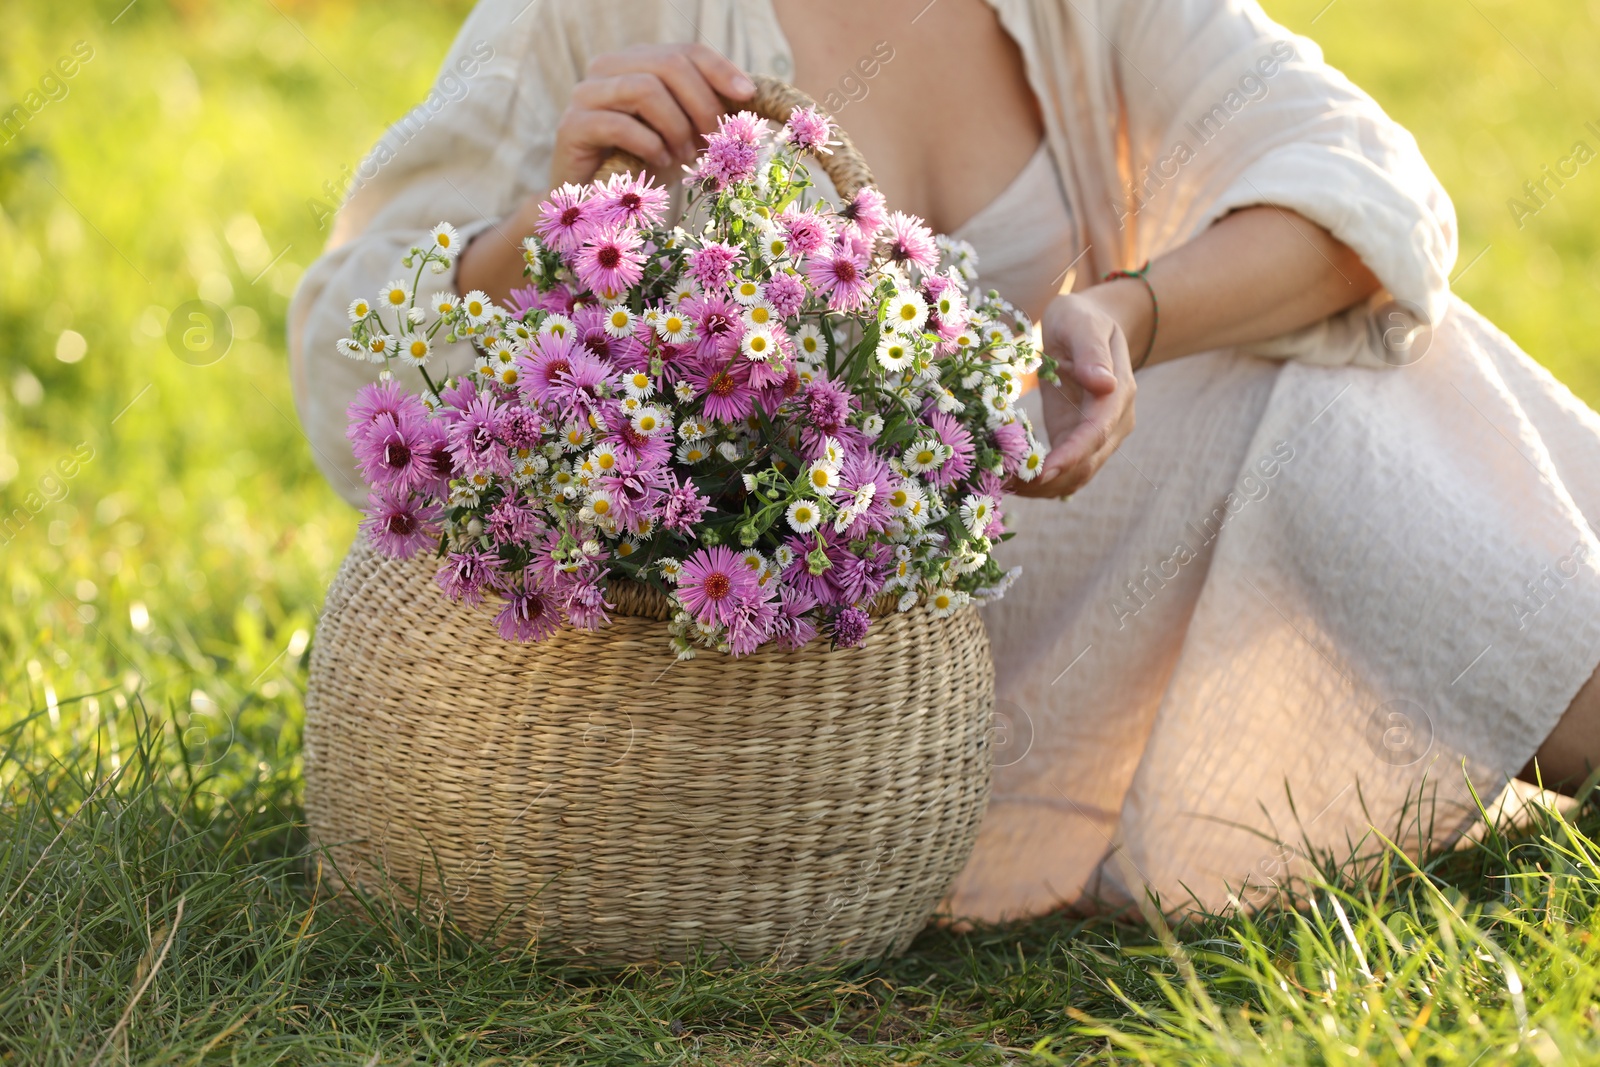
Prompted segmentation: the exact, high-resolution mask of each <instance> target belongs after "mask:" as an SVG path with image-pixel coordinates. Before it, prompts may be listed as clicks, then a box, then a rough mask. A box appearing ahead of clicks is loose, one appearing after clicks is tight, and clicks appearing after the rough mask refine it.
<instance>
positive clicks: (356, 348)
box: [334, 337, 367, 360]
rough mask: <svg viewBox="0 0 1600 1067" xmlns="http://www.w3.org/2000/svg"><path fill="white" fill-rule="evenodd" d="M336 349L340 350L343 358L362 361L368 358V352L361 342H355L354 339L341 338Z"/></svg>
mask: <svg viewBox="0 0 1600 1067" xmlns="http://www.w3.org/2000/svg"><path fill="white" fill-rule="evenodd" d="M334 347H335V348H337V349H338V350H339V354H340V355H342V356H348V357H349V358H351V359H362V360H364V359H366V358H367V350H366V349H365V348H364V347H362V345H361V342H360V341H357V340H354V339H353V338H349V337H341V338H339V341H338V344H336V345H335V346H334Z"/></svg>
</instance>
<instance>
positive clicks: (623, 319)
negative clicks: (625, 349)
mask: <svg viewBox="0 0 1600 1067" xmlns="http://www.w3.org/2000/svg"><path fill="white" fill-rule="evenodd" d="M632 332H633V312H631V311H629V310H628V308H627V306H626V305H623V304H613V305H611V306H610V307H609V308H607V309H606V333H608V334H610V335H611V336H612V337H615V338H618V339H619V340H620V339H621V338H624V337H627V336H628V335H629V334H631V333H632Z"/></svg>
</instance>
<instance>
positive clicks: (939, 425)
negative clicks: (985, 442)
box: [926, 411, 973, 489]
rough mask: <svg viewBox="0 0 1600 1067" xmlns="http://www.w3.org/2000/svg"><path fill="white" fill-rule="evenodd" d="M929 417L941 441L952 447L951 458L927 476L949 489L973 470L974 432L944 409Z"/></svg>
mask: <svg viewBox="0 0 1600 1067" xmlns="http://www.w3.org/2000/svg"><path fill="white" fill-rule="evenodd" d="M927 419H928V425H929V426H931V427H933V432H934V433H936V434H938V435H939V440H940V442H941V443H943V444H944V446H945V447H946V448H948V449H950V458H949V459H946V460H945V461H944V462H943V463H941V464H940V465H939V466H938V467H936V468H935V469H933V470H931V471H929V472H928V474H927V476H926V477H927V479H928V480H929V481H930V482H932V483H933V484H934V485H936V486H938V487H939V488H940V489H948V488H949V487H950V486H952V485H955V484H956V483H957V482H959V481H961V479H963V478H965V477H966V476H967V475H968V474H969V473H971V471H972V455H973V447H972V434H971V433H970V432H969V431H968V430H967V428H966V427H965V426H963V425H961V423H960V421H959V420H957V419H956V417H955V416H954V415H947V414H946V413H944V412H943V411H935V412H934V413H933V414H931V415H929V416H927Z"/></svg>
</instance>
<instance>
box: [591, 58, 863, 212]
mask: <svg viewBox="0 0 1600 1067" xmlns="http://www.w3.org/2000/svg"><path fill="white" fill-rule="evenodd" d="M750 80H751V81H753V82H755V83H756V93H755V95H754V96H753V97H751V98H750V99H749V100H746V101H742V102H741V101H737V100H729V99H727V98H726V97H724V98H722V103H723V106H724V107H726V108H727V109H728V110H729V111H735V110H739V109H744V110H747V111H754V112H755V113H756V114H757V115H760V116H761V117H762V118H764V119H770V120H772V121H773V122H787V121H788V119H789V112H791V111H793V110H794V109H795V108H797V107H816V106H817V102H816V101H815V100H813V99H811V97H810V96H808V95H806V94H805V93H804V92H802V91H801V90H799V89H796V88H795V87H794V86H792V85H790V84H789V83H788V82H786V81H782V80H780V79H778V78H774V77H772V76H771V75H769V74H752V75H750ZM834 137H835V138H836V139H837V140H838V141H839V142H840V143H839V144H837V145H835V146H834V148H833V153H832V154H831V155H824V156H819V157H818V160H817V161H818V163H820V164H821V166H822V172H823V173H824V174H826V175H827V176H828V178H829V180H830V181H832V182H833V187H834V188H835V189H837V190H838V191H839V196H840V197H841V198H842V199H845V200H849V199H851V198H852V197H854V196H855V195H856V193H858V192H859V191H860V190H861V189H862V188H863V187H864V186H868V185H874V184H876V183H875V182H874V181H873V180H872V171H871V169H869V168H868V167H867V161H866V160H865V159H863V158H862V156H861V152H860V150H859V149H857V148H856V146H855V143H854V142H853V141H851V140H850V135H849V134H848V133H845V132H844V130H842V129H840V128H839V127H838V126H837V125H835V126H834ZM644 169H645V162H644V160H642V159H640V158H639V157H638V156H636V155H634V154H633V153H631V152H624V151H623V150H622V149H620V148H618V149H616V150H614V151H613V152H612V153H611V154H610V155H609V156H607V157H606V158H605V160H604V162H602V163H601V164H600V169H599V170H598V171H596V172H595V175H594V177H595V180H596V181H605V180H606V179H607V178H610V177H611V176H612V175H613V174H620V173H622V172H623V171H633V172H634V173H638V172H640V171H642V170H644Z"/></svg>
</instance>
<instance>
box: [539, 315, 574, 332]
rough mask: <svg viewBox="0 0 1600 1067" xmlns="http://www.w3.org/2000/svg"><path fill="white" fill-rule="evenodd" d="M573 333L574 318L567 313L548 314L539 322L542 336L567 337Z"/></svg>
mask: <svg viewBox="0 0 1600 1067" xmlns="http://www.w3.org/2000/svg"><path fill="white" fill-rule="evenodd" d="M570 333H572V320H571V319H569V318H567V317H566V316H565V315H546V316H545V318H544V321H543V322H541V323H540V324H539V336H540V337H566V336H567V335H568V334H570Z"/></svg>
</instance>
